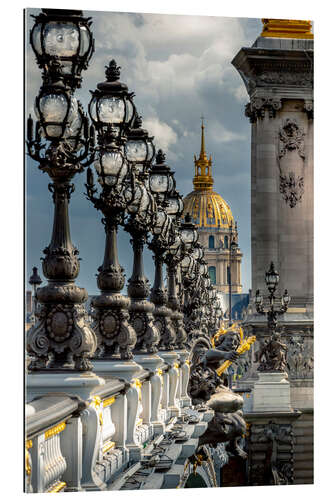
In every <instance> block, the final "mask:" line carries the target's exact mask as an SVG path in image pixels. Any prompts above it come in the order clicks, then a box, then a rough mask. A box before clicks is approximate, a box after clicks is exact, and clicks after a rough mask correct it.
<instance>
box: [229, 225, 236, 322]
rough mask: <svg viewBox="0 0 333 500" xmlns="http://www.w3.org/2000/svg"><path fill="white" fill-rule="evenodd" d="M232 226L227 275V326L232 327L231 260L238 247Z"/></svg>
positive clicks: (230, 228) (230, 229) (231, 226)
mask: <svg viewBox="0 0 333 500" xmlns="http://www.w3.org/2000/svg"><path fill="white" fill-rule="evenodd" d="M233 230H234V226H233V224H232V223H231V224H230V226H229V273H228V284H229V325H230V326H231V325H232V274H231V267H232V261H233V258H234V257H235V255H236V252H237V248H238V245H237V243H236V241H234V239H233V237H232V236H233Z"/></svg>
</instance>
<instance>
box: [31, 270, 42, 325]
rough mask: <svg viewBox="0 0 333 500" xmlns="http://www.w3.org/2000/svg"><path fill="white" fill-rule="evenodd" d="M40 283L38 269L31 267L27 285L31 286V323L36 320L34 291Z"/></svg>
mask: <svg viewBox="0 0 333 500" xmlns="http://www.w3.org/2000/svg"><path fill="white" fill-rule="evenodd" d="M41 284H42V280H41V277H40V276H39V274H38V269H37V267H35V266H34V267H33V268H32V275H31V276H30V278H29V285H31V286H32V289H33V300H32V304H33V305H32V315H31V316H32V323H35V322H36V311H37V297H36V291H37V287H38V286H39V285H41Z"/></svg>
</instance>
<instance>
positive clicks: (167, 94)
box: [26, 9, 261, 294]
mask: <svg viewBox="0 0 333 500" xmlns="http://www.w3.org/2000/svg"><path fill="white" fill-rule="evenodd" d="M38 12H39V10H38V9H28V11H27V33H28V31H29V30H30V28H31V27H32V25H33V21H32V19H31V17H30V14H37V13H38ZM84 13H85V15H89V16H91V17H92V20H93V25H92V30H93V33H94V37H95V47H96V51H95V53H94V55H93V58H92V60H91V63H90V65H89V69H88V70H87V71H85V72H84V73H83V84H82V89H80V90H79V91H77V93H76V96H77V97H78V98H79V99H80V100H81V102H82V104H83V105H84V107H85V108H86V109H87V104H88V102H89V99H90V92H89V90H93V89H94V88H95V87H96V84H97V83H98V82H101V81H104V79H105V78H104V67H105V65H106V64H108V62H109V61H110V60H111V59H113V58H114V59H116V61H117V63H118V65H120V66H121V68H122V69H121V80H122V81H123V82H125V83H127V85H128V87H129V89H130V90H132V91H134V92H135V95H136V97H135V104H136V106H137V109H138V111H139V113H140V114H142V116H143V126H144V127H145V128H147V129H148V130H149V132H150V133H151V134H152V135H154V136H155V141H154V142H155V145H156V147H157V148H162V149H163V150H164V151H165V152H166V154H167V162H168V164H169V165H170V166H172V168H173V169H174V170H175V171H176V180H177V188H178V189H179V191H180V192H181V194H182V195H184V196H185V195H186V194H187V193H189V192H190V191H192V177H193V173H194V165H193V155H194V154H198V153H199V151H200V133H201V129H200V116H201V115H202V114H203V115H204V117H205V125H206V149H207V153H208V154H212V156H213V176H214V179H215V185H214V188H215V190H216V191H217V192H218V193H219V194H221V196H222V197H223V198H225V200H226V201H227V202H228V203H229V204H230V206H231V209H232V211H233V214H234V217H235V219H236V220H237V221H238V227H239V242H240V247H241V249H242V251H243V253H244V257H243V265H242V284H243V286H244V291H245V292H246V291H247V290H248V289H249V288H250V286H251V269H250V262H251V248H250V124H249V122H248V119H247V118H246V117H245V116H244V105H245V104H246V103H247V101H248V98H247V95H246V91H245V87H244V85H243V82H242V80H241V78H240V76H239V74H238V73H237V71H236V69H235V68H234V67H233V66H232V65H231V60H232V59H233V57H234V56H235V55H236V53H237V52H238V50H239V49H240V48H241V47H243V46H251V45H252V43H253V42H254V40H255V39H256V37H257V36H259V34H260V32H261V21H260V20H259V19H239V18H225V17H198V16H190V15H188V16H180V15H159V14H140V13H138V14H127V13H112V12H95V11H84ZM26 48H27V49H26V108H27V112H28V113H30V112H31V113H33V101H34V97H35V95H36V94H37V93H38V90H39V87H40V84H41V76H40V70H39V69H38V67H37V65H36V63H35V60H34V55H33V53H32V49H31V48H30V46H29V44H28V43H26ZM84 181H85V174H81V175H78V176H76V178H75V179H74V182H75V185H76V191H75V192H74V194H73V195H72V199H71V203H70V219H71V234H72V240H73V243H74V244H75V245H76V246H78V248H79V250H80V257H81V259H82V261H81V271H80V275H79V278H78V279H77V283H78V285H80V286H84V287H85V288H86V289H87V290H88V292H89V294H95V293H98V289H97V287H96V278H95V274H96V269H97V267H98V266H99V265H100V264H101V262H102V258H103V250H104V231H103V227H102V224H101V223H100V219H101V214H100V213H98V212H97V211H96V210H95V209H94V208H93V207H92V205H91V204H90V202H89V201H87V200H86V199H85V197H84V195H83V192H84V187H83V184H84ZM48 182H49V178H48V176H47V175H46V174H43V173H42V172H41V171H40V170H38V168H37V164H36V163H35V162H33V161H32V160H30V159H27V162H26V269H27V276H28V277H29V276H30V274H31V269H32V266H34V265H37V266H38V267H39V270H40V274H41V262H40V257H41V255H42V250H43V248H45V246H47V244H48V243H49V241H50V237H51V231H52V213H53V206H52V201H51V195H50V193H49V192H48V190H47V184H48ZM119 251H120V256H121V264H122V265H123V266H124V267H125V271H126V276H127V277H130V274H131V265H132V253H131V249H130V244H129V236H128V234H127V233H125V232H123V231H122V230H120V231H119ZM145 266H146V274H147V276H148V277H149V279H150V280H152V278H153V264H152V258H151V253H150V252H148V251H146V252H145Z"/></svg>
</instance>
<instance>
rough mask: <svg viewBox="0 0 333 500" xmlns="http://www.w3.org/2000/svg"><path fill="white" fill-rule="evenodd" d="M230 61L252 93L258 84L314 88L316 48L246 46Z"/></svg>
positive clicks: (261, 85)
mask: <svg viewBox="0 0 333 500" xmlns="http://www.w3.org/2000/svg"><path fill="white" fill-rule="evenodd" d="M231 63H232V64H233V66H234V67H235V68H236V69H237V70H238V71H239V73H240V75H241V77H242V78H243V80H244V83H245V85H246V88H247V91H248V93H249V95H250V96H251V95H252V93H253V92H254V90H255V89H256V88H258V87H266V88H267V87H268V88H271V87H273V86H274V87H277V88H278V89H279V88H281V89H283V88H286V87H287V88H290V87H291V88H295V87H298V88H300V89H304V88H310V89H311V88H313V50H295V49H294V50H288V49H276V48H275V49H267V48H259V47H250V48H247V47H243V48H242V49H241V50H240V51H239V52H238V54H237V55H236V56H235V58H234V59H233V60H232V62H231Z"/></svg>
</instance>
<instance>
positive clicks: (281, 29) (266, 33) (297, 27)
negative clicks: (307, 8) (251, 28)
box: [260, 19, 313, 40]
mask: <svg viewBox="0 0 333 500" xmlns="http://www.w3.org/2000/svg"><path fill="white" fill-rule="evenodd" d="M262 23H263V30H262V33H261V35H260V36H263V37H270V38H299V39H303V40H312V39H313V33H312V31H311V28H312V26H311V21H301V20H298V19H297V20H296V19H294V20H293V19H262Z"/></svg>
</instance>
